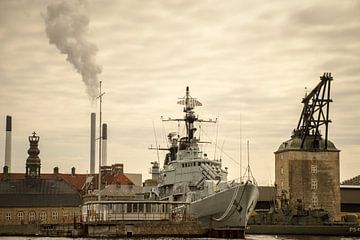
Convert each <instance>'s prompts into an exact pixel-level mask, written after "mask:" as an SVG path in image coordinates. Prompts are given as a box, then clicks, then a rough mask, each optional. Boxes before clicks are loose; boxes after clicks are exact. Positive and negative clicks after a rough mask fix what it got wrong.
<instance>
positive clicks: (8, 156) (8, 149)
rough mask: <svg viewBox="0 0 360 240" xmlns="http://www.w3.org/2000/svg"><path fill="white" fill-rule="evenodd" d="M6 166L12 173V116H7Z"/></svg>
mask: <svg viewBox="0 0 360 240" xmlns="http://www.w3.org/2000/svg"><path fill="white" fill-rule="evenodd" d="M5 166H7V167H8V172H9V173H11V116H6V140H5Z"/></svg>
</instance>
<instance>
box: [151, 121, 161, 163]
mask: <svg viewBox="0 0 360 240" xmlns="http://www.w3.org/2000/svg"><path fill="white" fill-rule="evenodd" d="M152 124H153V129H154V137H155V144H156V154H157V159H158V163H160V159H159V146H158V142H157V136H156V131H155V125H154V120H153V121H152Z"/></svg>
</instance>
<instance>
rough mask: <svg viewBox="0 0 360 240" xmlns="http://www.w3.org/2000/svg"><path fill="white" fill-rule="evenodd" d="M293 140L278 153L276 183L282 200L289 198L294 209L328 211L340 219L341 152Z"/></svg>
mask: <svg viewBox="0 0 360 240" xmlns="http://www.w3.org/2000/svg"><path fill="white" fill-rule="evenodd" d="M301 142H302V141H301V139H300V138H298V137H297V136H293V137H292V138H291V139H290V140H288V141H286V142H284V143H282V144H281V145H280V147H279V149H278V150H277V151H276V152H275V183H276V185H277V194H278V196H281V195H284V194H285V195H286V197H287V198H288V199H289V204H290V206H291V207H292V209H296V208H297V206H299V205H302V206H303V207H305V208H307V209H324V210H327V211H328V212H329V214H330V216H331V218H332V219H334V220H337V219H339V217H340V170H339V152H340V151H339V150H338V149H336V147H335V145H334V144H333V143H332V142H330V141H328V143H327V149H324V148H323V146H324V140H321V141H320V142H319V144H320V145H319V147H317V148H314V147H313V145H312V143H313V142H312V140H311V139H309V140H306V142H305V144H304V146H303V148H301Z"/></svg>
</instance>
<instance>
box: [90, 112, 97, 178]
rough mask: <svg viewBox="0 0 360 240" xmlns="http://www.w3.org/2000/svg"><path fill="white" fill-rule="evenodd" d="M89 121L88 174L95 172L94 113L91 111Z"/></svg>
mask: <svg viewBox="0 0 360 240" xmlns="http://www.w3.org/2000/svg"><path fill="white" fill-rule="evenodd" d="M90 121H91V123H90V174H95V130H96V126H95V125H96V113H91V120H90Z"/></svg>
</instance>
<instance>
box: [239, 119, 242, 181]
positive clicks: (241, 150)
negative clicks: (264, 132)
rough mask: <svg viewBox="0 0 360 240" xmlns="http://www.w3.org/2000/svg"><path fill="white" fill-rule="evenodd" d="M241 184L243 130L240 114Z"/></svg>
mask: <svg viewBox="0 0 360 240" xmlns="http://www.w3.org/2000/svg"><path fill="white" fill-rule="evenodd" d="M239 161H240V182H241V181H242V173H241V172H242V128H241V113H240V160H239Z"/></svg>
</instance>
